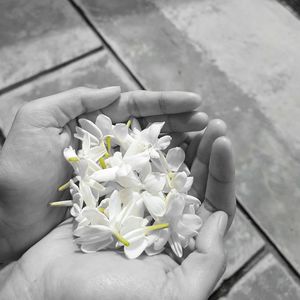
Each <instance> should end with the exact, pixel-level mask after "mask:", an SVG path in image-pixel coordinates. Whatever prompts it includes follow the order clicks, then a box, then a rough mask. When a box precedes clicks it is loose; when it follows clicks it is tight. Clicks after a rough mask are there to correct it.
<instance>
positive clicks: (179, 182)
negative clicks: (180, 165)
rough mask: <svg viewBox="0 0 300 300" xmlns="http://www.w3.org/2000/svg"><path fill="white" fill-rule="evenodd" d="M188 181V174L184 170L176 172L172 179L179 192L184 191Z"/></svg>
mask: <svg viewBox="0 0 300 300" xmlns="http://www.w3.org/2000/svg"><path fill="white" fill-rule="evenodd" d="M186 182H187V176H186V174H185V173H184V172H180V173H176V175H175V176H174V178H173V180H172V185H173V187H174V189H176V190H177V191H178V192H182V190H183V189H184V186H185V184H186Z"/></svg>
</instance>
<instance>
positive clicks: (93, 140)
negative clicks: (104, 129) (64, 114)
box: [74, 126, 99, 145]
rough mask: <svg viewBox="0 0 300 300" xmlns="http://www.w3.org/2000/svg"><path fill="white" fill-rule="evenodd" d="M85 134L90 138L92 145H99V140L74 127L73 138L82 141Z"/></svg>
mask: <svg viewBox="0 0 300 300" xmlns="http://www.w3.org/2000/svg"><path fill="white" fill-rule="evenodd" d="M85 134H88V135H89V136H90V139H91V144H92V145H97V144H98V143H99V140H98V139H97V138H96V137H95V136H94V135H92V134H90V133H89V132H88V131H86V130H84V129H82V128H80V127H78V126H76V133H75V134H74V137H75V138H77V139H78V140H81V141H83V137H84V135H85Z"/></svg>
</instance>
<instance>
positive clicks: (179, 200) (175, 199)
mask: <svg viewBox="0 0 300 300" xmlns="http://www.w3.org/2000/svg"><path fill="white" fill-rule="evenodd" d="M166 201H167V211H166V214H165V216H166V218H168V219H173V218H175V217H178V216H180V215H181V214H182V212H183V209H184V205H185V201H184V198H183V197H182V195H180V194H179V193H178V192H174V190H172V191H171V192H170V193H169V194H168V196H167V199H166Z"/></svg>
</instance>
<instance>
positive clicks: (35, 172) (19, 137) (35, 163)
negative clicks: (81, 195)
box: [0, 87, 207, 262]
mask: <svg viewBox="0 0 300 300" xmlns="http://www.w3.org/2000/svg"><path fill="white" fill-rule="evenodd" d="M200 104H201V99H200V97H199V96H198V95H196V94H193V93H186V92H147V91H133V92H127V93H122V94H120V88H119V87H111V88H105V89H88V88H77V89H74V90H70V91H66V92H63V93H60V94H57V95H53V96H50V97H45V98H41V99H38V100H35V101H32V102H30V103H28V104H26V105H24V106H23V107H22V108H21V109H20V111H19V112H18V114H17V116H16V118H15V120H14V123H13V125H12V128H11V130H10V132H9V134H8V137H7V139H6V142H5V144H4V146H3V149H2V152H1V155H0V243H1V247H0V262H3V261H7V260H9V259H11V258H15V257H18V256H19V255H20V254H22V253H23V252H24V251H25V250H26V249H28V248H29V247H30V246H31V245H33V244H34V243H36V242H37V241H38V240H39V239H41V238H42V237H43V236H45V234H47V233H48V232H49V231H50V230H51V229H53V228H54V227H55V225H57V224H58V223H60V222H61V221H62V220H63V218H64V215H65V211H64V210H63V209H61V208H60V209H57V208H50V207H48V203H49V202H52V201H59V200H63V199H66V197H68V193H67V192H64V193H61V192H59V191H58V190H57V188H58V187H59V186H61V185H62V184H63V183H65V182H66V181H67V180H69V178H70V176H71V172H72V171H71V169H70V167H69V166H68V164H67V163H66V162H65V160H64V158H63V155H62V151H63V149H64V148H65V147H67V146H69V145H70V144H73V145H74V144H75V140H74V138H73V132H74V128H75V126H76V120H75V119H76V118H78V117H86V118H89V119H93V118H95V117H96V115H98V114H99V113H100V112H102V113H104V114H106V115H108V116H109V117H110V118H111V119H112V121H113V122H122V121H127V120H128V119H129V118H130V117H131V116H135V117H137V118H139V119H140V120H141V121H142V123H144V124H146V123H148V122H152V121H153V120H154V119H155V120H157V121H158V120H160V121H167V122H166V126H165V131H166V132H183V131H191V130H201V129H203V128H204V127H205V126H206V125H207V116H206V114H204V113H199V112H193V110H194V109H195V108H197V107H198V106H199V105H200Z"/></svg>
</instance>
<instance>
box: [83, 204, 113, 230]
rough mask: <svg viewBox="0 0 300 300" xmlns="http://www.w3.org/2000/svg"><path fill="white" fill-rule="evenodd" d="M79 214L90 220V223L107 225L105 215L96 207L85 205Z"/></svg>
mask: <svg viewBox="0 0 300 300" xmlns="http://www.w3.org/2000/svg"><path fill="white" fill-rule="evenodd" d="M81 214H82V216H84V217H86V218H87V219H88V220H89V221H90V223H91V225H104V226H107V227H108V226H109V221H108V219H107V217H106V216H105V215H104V214H103V213H101V212H100V211H99V210H97V209H96V208H89V207H85V208H84V209H83V210H82V212H81Z"/></svg>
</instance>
